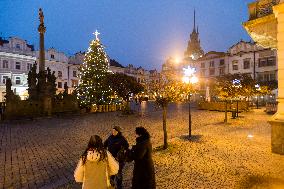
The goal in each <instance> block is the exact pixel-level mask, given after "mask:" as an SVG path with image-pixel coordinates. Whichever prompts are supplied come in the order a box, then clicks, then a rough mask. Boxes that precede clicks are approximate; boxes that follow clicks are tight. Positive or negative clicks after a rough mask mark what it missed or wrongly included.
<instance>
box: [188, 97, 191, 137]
mask: <svg viewBox="0 0 284 189" xmlns="http://www.w3.org/2000/svg"><path fill="white" fill-rule="evenodd" d="M190 137H191V111H190V93H189V94H188V138H190Z"/></svg>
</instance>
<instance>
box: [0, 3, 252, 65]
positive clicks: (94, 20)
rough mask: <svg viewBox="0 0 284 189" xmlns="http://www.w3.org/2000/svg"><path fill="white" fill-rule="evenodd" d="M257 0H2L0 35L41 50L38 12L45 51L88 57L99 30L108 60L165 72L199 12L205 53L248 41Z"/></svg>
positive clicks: (180, 51)
mask: <svg viewBox="0 0 284 189" xmlns="http://www.w3.org/2000/svg"><path fill="white" fill-rule="evenodd" d="M252 1H253V0H0V10H1V11H0V34H1V36H2V37H10V36H18V37H20V38H23V39H26V40H27V41H28V43H30V44H34V45H35V47H36V48H38V33H37V26H38V23H39V21H38V8H39V7H42V8H43V11H44V15H45V23H46V24H45V25H46V27H47V32H46V38H45V39H46V41H45V44H46V48H49V47H55V48H56V49H58V50H59V51H63V52H65V53H66V54H68V55H71V54H74V53H75V52H78V51H85V50H86V49H87V48H88V46H89V42H90V40H92V39H93V38H94V36H93V35H92V33H93V32H94V31H95V30H96V29H98V30H99V32H100V33H101V35H100V39H101V41H102V43H103V44H104V45H105V46H106V51H107V53H108V55H109V56H110V57H111V58H113V59H116V60H117V61H119V62H120V63H121V64H123V65H127V64H134V65H135V66H140V65H141V66H142V67H145V68H147V69H153V68H157V69H159V70H160V69H161V65H162V63H163V62H164V61H165V59H166V58H167V57H169V56H182V55H183V52H184V50H185V49H186V46H187V41H188V39H189V34H190V33H191V31H192V28H193V10H194V8H195V9H196V16H197V20H196V22H197V24H198V26H199V31H200V38H201V45H202V47H203V49H204V50H205V52H207V51H210V50H215V51H226V50H227V49H228V48H229V47H230V46H232V45H233V44H234V43H236V42H238V41H239V40H240V39H244V40H250V38H249V36H248V35H247V33H246V32H245V30H244V29H243V27H242V25H241V23H242V22H244V21H246V20H247V18H248V13H247V12H248V11H247V4H248V3H249V2H252Z"/></svg>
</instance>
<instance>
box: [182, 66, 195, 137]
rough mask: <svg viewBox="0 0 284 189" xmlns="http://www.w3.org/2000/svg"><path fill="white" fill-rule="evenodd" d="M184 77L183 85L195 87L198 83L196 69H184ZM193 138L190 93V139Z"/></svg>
mask: <svg viewBox="0 0 284 189" xmlns="http://www.w3.org/2000/svg"><path fill="white" fill-rule="evenodd" d="M183 71H184V76H183V78H182V81H183V83H185V84H187V85H191V86H192V85H193V84H195V83H197V82H198V78H197V77H196V76H195V75H194V73H195V72H196V70H195V68H191V67H190V66H188V67H187V68H183ZM190 137H191V109H190V91H189V93H188V138H190Z"/></svg>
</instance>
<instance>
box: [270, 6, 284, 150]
mask: <svg viewBox="0 0 284 189" xmlns="http://www.w3.org/2000/svg"><path fill="white" fill-rule="evenodd" d="M273 11H274V14H275V17H276V18H277V49H278V51H277V59H278V110H277V112H276V114H275V115H274V116H273V117H272V119H271V120H270V121H269V123H270V124H271V148H272V152H274V153H277V154H282V155H284V3H280V4H278V5H276V6H274V7H273Z"/></svg>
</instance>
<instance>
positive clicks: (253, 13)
mask: <svg viewBox="0 0 284 189" xmlns="http://www.w3.org/2000/svg"><path fill="white" fill-rule="evenodd" d="M248 7H249V13H250V18H249V21H247V22H245V23H244V24H243V25H244V27H245V29H246V30H247V32H248V33H249V35H250V36H251V37H252V39H253V40H254V41H256V42H257V43H258V44H259V45H261V46H263V47H270V48H277V50H278V51H277V58H278V109H277V112H276V114H275V115H274V116H273V117H272V118H271V120H270V121H269V123H270V124H271V149H272V152H273V153H277V154H282V155H284V0H258V1H256V2H253V3H250V4H249V5H248Z"/></svg>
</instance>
